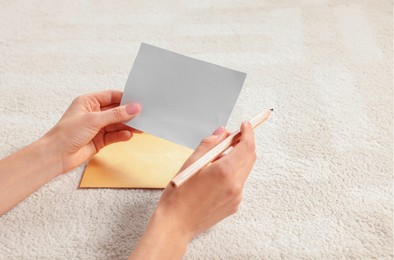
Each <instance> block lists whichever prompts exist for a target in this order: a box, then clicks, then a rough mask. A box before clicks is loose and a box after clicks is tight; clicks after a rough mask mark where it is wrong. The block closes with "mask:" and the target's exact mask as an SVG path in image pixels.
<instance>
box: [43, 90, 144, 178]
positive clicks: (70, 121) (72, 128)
mask: <svg viewBox="0 0 394 260" xmlns="http://www.w3.org/2000/svg"><path fill="white" fill-rule="evenodd" d="M122 94H123V93H122V92H120V91H114V90H109V91H103V92H98V93H93V94H88V95H83V96H80V97H77V98H76V99H74V101H73V102H72V104H71V105H70V107H69V108H68V109H67V111H66V112H65V113H64V115H63V116H62V118H61V119H60V120H59V122H58V123H57V124H56V125H55V126H54V127H53V128H52V129H51V130H50V131H49V132H48V133H47V134H46V135H45V136H44V137H49V138H50V139H52V140H53V141H54V142H56V144H57V148H56V149H57V151H56V152H57V153H58V155H59V156H60V160H61V163H62V172H63V173H65V172H68V171H70V170H72V169H73V168H75V167H77V166H79V165H80V164H82V163H84V162H85V161H87V160H88V159H90V158H91V157H92V156H93V155H94V154H96V153H97V152H98V151H99V150H100V149H101V148H103V147H105V146H107V145H109V144H112V143H115V142H120V141H127V140H129V139H130V138H131V137H132V135H133V129H132V128H131V127H129V126H126V125H125V124H123V123H122V122H127V121H129V120H130V119H132V118H134V117H135V116H137V115H138V114H139V113H140V112H141V106H140V105H139V104H138V103H134V104H128V105H124V106H119V104H120V101H121V99H122Z"/></svg>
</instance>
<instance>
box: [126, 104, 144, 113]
mask: <svg viewBox="0 0 394 260" xmlns="http://www.w3.org/2000/svg"><path fill="white" fill-rule="evenodd" d="M140 110H141V106H140V104H138V103H133V104H128V105H127V106H126V112H127V114H129V115H135V114H137V113H138V112H140Z"/></svg>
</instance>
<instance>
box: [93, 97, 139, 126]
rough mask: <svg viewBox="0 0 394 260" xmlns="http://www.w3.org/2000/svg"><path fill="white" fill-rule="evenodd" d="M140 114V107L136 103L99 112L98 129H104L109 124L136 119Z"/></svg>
mask: <svg viewBox="0 0 394 260" xmlns="http://www.w3.org/2000/svg"><path fill="white" fill-rule="evenodd" d="M140 112H141V105H140V104H138V103H133V104H128V105H124V106H118V107H115V108H112V109H108V110H105V111H102V112H99V113H100V114H99V115H100V120H99V124H100V127H105V126H107V125H110V124H115V123H121V122H126V121H129V120H130V119H132V118H134V117H136V116H137V115H138V114H139V113H140Z"/></svg>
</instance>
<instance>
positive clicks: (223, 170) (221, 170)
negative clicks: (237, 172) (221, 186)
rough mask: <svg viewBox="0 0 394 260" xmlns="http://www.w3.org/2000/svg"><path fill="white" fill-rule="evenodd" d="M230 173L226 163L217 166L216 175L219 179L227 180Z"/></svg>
mask: <svg viewBox="0 0 394 260" xmlns="http://www.w3.org/2000/svg"><path fill="white" fill-rule="evenodd" d="M230 171H231V168H230V167H229V165H228V164H227V163H221V164H220V165H218V169H217V174H218V175H219V176H220V178H222V179H227V178H228V176H229V175H230Z"/></svg>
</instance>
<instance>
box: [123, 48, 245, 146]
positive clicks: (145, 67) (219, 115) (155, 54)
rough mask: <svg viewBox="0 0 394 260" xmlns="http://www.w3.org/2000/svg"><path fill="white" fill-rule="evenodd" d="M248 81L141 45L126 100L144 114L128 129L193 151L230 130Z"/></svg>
mask: <svg viewBox="0 0 394 260" xmlns="http://www.w3.org/2000/svg"><path fill="white" fill-rule="evenodd" d="M245 77H246V74H245V73H243V72H239V71H235V70H231V69H227V68H224V67H221V66H218V65H214V64H212V63H208V62H204V61H201V60H197V59H193V58H190V57H186V56H184V55H181V54H177V53H174V52H171V51H167V50H164V49H161V48H157V47H154V46H151V45H148V44H145V43H142V44H141V47H140V50H139V52H138V55H137V57H136V59H135V61H134V65H133V68H132V69H131V72H130V75H129V78H128V79H127V83H126V87H125V90H124V94H123V98H122V104H126V103H132V102H138V103H139V104H141V106H142V112H141V114H140V115H139V116H138V117H136V118H135V119H133V120H131V121H129V122H128V123H127V125H129V126H131V127H134V128H136V129H139V130H141V131H144V132H147V133H149V134H152V135H155V136H157V137H160V138H164V139H166V140H169V141H172V142H174V143H177V144H180V145H183V146H186V147H189V148H192V149H194V148H196V147H197V146H198V144H199V143H200V141H201V139H202V138H204V137H206V136H209V135H211V134H212V132H213V131H214V130H215V129H216V128H218V127H220V126H225V125H226V123H227V121H228V119H229V117H230V114H231V111H232V110H233V108H234V105H235V103H236V101H237V98H238V95H239V93H240V91H241V88H242V85H243V83H244V81H245Z"/></svg>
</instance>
